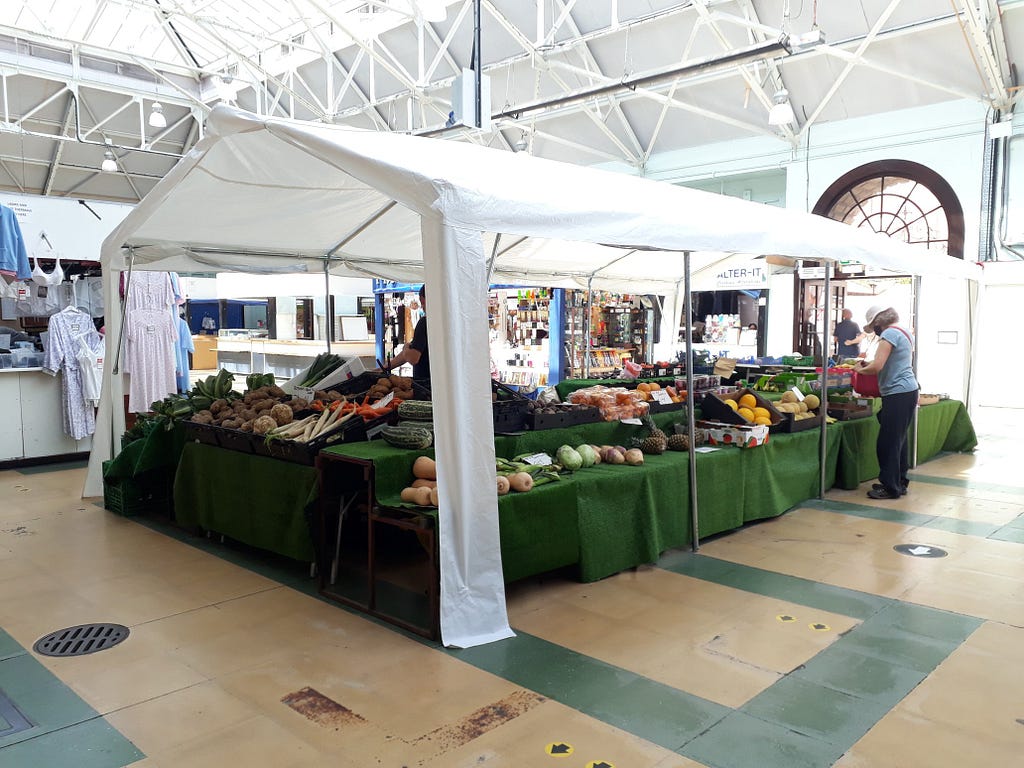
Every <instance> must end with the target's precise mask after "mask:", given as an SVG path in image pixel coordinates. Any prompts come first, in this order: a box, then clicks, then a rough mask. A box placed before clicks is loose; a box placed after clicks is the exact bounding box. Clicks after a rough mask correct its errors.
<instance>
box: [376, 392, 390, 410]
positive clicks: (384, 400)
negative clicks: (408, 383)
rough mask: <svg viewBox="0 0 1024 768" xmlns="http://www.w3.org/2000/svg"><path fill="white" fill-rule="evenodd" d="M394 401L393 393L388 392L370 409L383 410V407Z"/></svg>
mask: <svg viewBox="0 0 1024 768" xmlns="http://www.w3.org/2000/svg"><path fill="white" fill-rule="evenodd" d="M394 399H395V393H394V392H388V393H387V394H386V395H384V397H382V398H381V399H380V400H378V401H377V402H376V403H374V404H373V405H371V406H370V407H371V408H374V409H377V408H383V407H385V406H386V405H387V404H388V403H390V402H391V401H392V400H394Z"/></svg>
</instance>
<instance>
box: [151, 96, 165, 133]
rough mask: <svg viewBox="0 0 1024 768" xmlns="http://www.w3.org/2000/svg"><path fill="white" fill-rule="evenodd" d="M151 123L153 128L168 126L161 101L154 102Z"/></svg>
mask: <svg viewBox="0 0 1024 768" xmlns="http://www.w3.org/2000/svg"><path fill="white" fill-rule="evenodd" d="M149 125H150V127H151V128H166V127H167V118H166V117H164V107H163V105H162V104H161V103H160V102H159V101H154V102H153V110H152V111H151V112H150V113H149Z"/></svg>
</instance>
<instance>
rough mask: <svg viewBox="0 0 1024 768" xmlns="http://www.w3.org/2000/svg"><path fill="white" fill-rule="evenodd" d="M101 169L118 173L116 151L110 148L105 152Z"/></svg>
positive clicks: (105, 171)
mask: <svg viewBox="0 0 1024 768" xmlns="http://www.w3.org/2000/svg"><path fill="white" fill-rule="evenodd" d="M100 170H101V171H103V172H104V173H117V160H116V159H115V158H114V153H113V152H111V151H110V150H109V149H108V150H107V151H106V152H104V153H103V162H102V163H101V164H100Z"/></svg>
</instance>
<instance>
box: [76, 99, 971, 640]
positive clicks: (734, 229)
mask: <svg viewBox="0 0 1024 768" xmlns="http://www.w3.org/2000/svg"><path fill="white" fill-rule="evenodd" d="M598 243H599V244H603V245H595V244H598ZM672 252H675V253H672ZM680 252H687V253H690V257H689V259H690V260H692V263H693V266H694V269H695V272H700V270H702V269H704V270H714V269H715V267H716V265H719V264H720V263H721V262H722V261H723V259H727V258H729V257H730V256H731V255H732V254H781V255H785V256H789V257H792V258H798V259H810V260H819V261H847V262H860V263H865V264H870V265H874V266H879V267H883V268H887V269H891V270H893V271H895V272H899V273H901V274H908V273H920V272H921V271H922V267H923V266H926V267H927V271H928V272H929V274H942V275H946V276H949V277H954V278H961V279H962V278H967V279H976V278H977V275H978V273H979V272H980V270H978V269H977V267H975V265H972V264H965V263H963V262H962V261H959V260H956V259H951V258H947V257H936V256H935V255H933V254H927V255H926V256H925V257H924V258H921V255H922V252H920V251H917V250H915V249H912V248H908V247H907V246H904V245H902V244H900V243H897V242H894V241H892V240H889V239H887V238H884V237H880V236H877V235H874V234H870V233H867V232H865V231H863V230H857V229H853V228H851V227H848V226H846V225H843V224H840V223H837V222H834V221H830V220H828V219H824V218H821V217H818V216H811V215H808V214H803V213H799V212H795V211H789V210H785V209H778V208H771V207H768V206H764V205H760V204H756V203H750V202H745V201H742V200H737V199H733V198H726V197H722V196H718V195H713V194H708V193H704V192H699V191H695V190H690V189H685V188H681V187H674V186H670V185H666V184H663V183H658V182H653V181H649V180H645V179H641V178H637V177H629V176H623V175H617V174H612V173H607V172H603V171H597V170H593V169H588V168H583V167H579V166H572V165H566V164H562V163H558V162H553V161H549V160H542V159H539V158H534V157H529V156H525V155H517V154H512V153H508V152H501V151H496V150H492V149H488V148H484V147H479V146H475V145H471V144H465V143H458V142H448V141H438V140H435V139H426V138H421V137H414V136H405V135H399V134H393V133H375V132H367V131H359V130H355V129H351V128H345V127H340V126H330V125H322V124H312V123H299V122H291V121H285V120H279V119H265V118H259V117H257V116H255V115H251V114H248V113H244V112H240V111H236V110H231V109H228V108H223V107H220V108H218V109H216V110H215V111H214V113H213V114H212V115H211V117H210V119H209V123H208V126H207V135H206V137H205V138H204V139H203V140H202V141H201V142H199V144H197V145H196V147H195V148H194V149H193V150H192V151H191V152H190V153H189V154H188V155H187V156H185V157H184V158H183V159H182V160H181V162H179V163H178V165H177V166H175V168H174V169H173V170H172V171H171V172H170V173H169V174H168V175H167V177H166V178H164V179H163V180H162V181H161V182H160V183H159V184H158V185H157V186H156V187H155V188H154V189H153V191H152V192H151V193H150V194H149V195H147V196H146V198H145V199H144V200H143V201H142V202H141V203H140V204H139V205H138V206H137V208H136V209H135V210H134V211H133V212H132V213H131V214H130V215H129V216H128V217H127V218H126V219H125V221H124V222H123V223H122V224H121V225H120V226H119V227H118V228H117V229H116V230H115V231H114V232H113V233H112V234H111V235H110V236H109V237H108V238H107V240H106V241H105V243H104V248H103V253H102V263H103V268H104V274H105V275H106V276H107V280H106V283H105V285H106V292H107V295H106V297H105V298H106V301H107V306H108V307H116V306H118V304H117V277H116V276H117V273H118V271H121V270H127V269H129V268H130V269H145V270H179V271H190V272H199V271H207V272H224V271H231V270H237V271H246V272H255V273H266V274H273V273H294V272H309V273H315V272H321V273H322V272H323V271H329V272H330V273H331V274H337V275H349V276H367V275H372V276H378V277H384V278H388V279H393V280H401V281H411V282H417V281H421V280H422V281H425V282H426V283H427V286H428V290H429V292H430V308H431V311H430V313H429V314H428V323H429V332H430V339H431V350H430V352H431V361H432V365H431V369H432V378H433V389H434V392H435V405H434V419H435V423H436V425H437V429H436V435H437V443H436V456H437V461H438V474H439V476H438V482H439V488H440V490H441V497H440V511H439V519H440V568H441V631H442V639H443V641H444V642H445V644H447V645H456V646H471V645H476V644H480V643H485V642H490V641H493V640H497V639H500V638H503V637H507V636H509V635H510V634H511V630H510V629H509V626H508V620H507V616H506V611H505V600H504V585H503V581H502V570H501V562H500V549H499V540H498V516H497V498H496V496H495V494H494V482H493V476H494V444H493V429H492V416H491V411H490V392H489V363H488V344H487V309H486V301H487V290H488V285H489V283H490V282H496V281H497V282H506V281H507V282H520V283H525V282H531V283H536V284H543V285H550V286H553V287H559V286H561V287H585V286H586V285H587V282H588V280H592V281H593V287H595V288H597V287H606V286H607V287H615V288H617V289H619V290H628V291H630V292H657V293H663V294H666V295H671V296H674V295H675V294H676V291H677V289H678V287H679V285H680V281H681V280H682V279H683V275H684V268H683V264H684V257H683V254H682V253H680ZM120 330H121V329H120V318H119V317H117V316H116V315H115V313H113V312H111V313H109V315H108V318H107V340H108V341H107V345H108V348H107V356H106V359H107V361H108V364H107V366H106V370H105V378H104V394H103V401H102V404H101V408H100V414H99V417H98V420H97V433H96V436H95V438H94V447H93V453H92V456H91V457H90V467H89V475H88V479H87V483H86V488H85V494H86V495H98V494H99V493H100V492H101V488H102V472H101V466H102V462H103V461H104V460H105V459H108V458H110V456H111V455H112V452H113V448H114V446H115V445H116V444H117V440H118V439H119V436H120V434H121V433H122V432H123V428H124V423H123V421H124V419H123V411H122V408H121V406H120V404H121V402H122V396H123V382H122V379H121V376H120V375H116V373H117V372H116V371H115V366H114V362H115V359H116V349H115V347H116V345H117V343H118V340H119V337H120Z"/></svg>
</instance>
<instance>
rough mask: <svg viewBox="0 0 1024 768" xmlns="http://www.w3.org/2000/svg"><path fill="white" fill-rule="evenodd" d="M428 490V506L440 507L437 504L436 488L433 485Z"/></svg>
mask: <svg viewBox="0 0 1024 768" xmlns="http://www.w3.org/2000/svg"><path fill="white" fill-rule="evenodd" d="M429 490H430V506H432V507H437V506H440V505H439V504H438V501H437V498H438V497H437V486H436V485H435V486H434V487H433V488H430V489H429Z"/></svg>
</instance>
